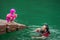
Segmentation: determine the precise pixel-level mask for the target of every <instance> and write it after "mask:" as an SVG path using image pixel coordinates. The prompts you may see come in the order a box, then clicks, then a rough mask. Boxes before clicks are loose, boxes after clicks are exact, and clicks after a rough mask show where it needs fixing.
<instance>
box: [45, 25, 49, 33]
mask: <svg viewBox="0 0 60 40" xmlns="http://www.w3.org/2000/svg"><path fill="white" fill-rule="evenodd" d="M44 25H45V26H46V32H48V33H49V34H50V31H49V26H48V24H44Z"/></svg>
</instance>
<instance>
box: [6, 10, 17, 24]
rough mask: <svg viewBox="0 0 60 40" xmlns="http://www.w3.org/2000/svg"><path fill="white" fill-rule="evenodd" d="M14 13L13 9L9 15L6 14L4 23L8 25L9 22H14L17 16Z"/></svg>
mask: <svg viewBox="0 0 60 40" xmlns="http://www.w3.org/2000/svg"><path fill="white" fill-rule="evenodd" d="M15 12H16V10H15V9H11V10H10V13H9V14H7V16H6V21H7V22H8V23H10V22H12V21H14V20H15V19H16V17H17V14H15Z"/></svg>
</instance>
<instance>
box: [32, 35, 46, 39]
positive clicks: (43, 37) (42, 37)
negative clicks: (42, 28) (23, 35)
mask: <svg viewBox="0 0 60 40" xmlns="http://www.w3.org/2000/svg"><path fill="white" fill-rule="evenodd" d="M32 38H33V39H34V38H36V39H46V38H47V37H45V36H41V37H32Z"/></svg>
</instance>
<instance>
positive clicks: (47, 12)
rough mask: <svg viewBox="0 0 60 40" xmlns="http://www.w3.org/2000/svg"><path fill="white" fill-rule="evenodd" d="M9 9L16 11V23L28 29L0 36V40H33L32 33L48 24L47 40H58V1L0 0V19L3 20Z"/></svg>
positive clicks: (59, 21) (59, 9)
mask: <svg viewBox="0 0 60 40" xmlns="http://www.w3.org/2000/svg"><path fill="white" fill-rule="evenodd" d="M11 8H15V9H16V13H17V14H18V17H17V18H16V20H15V21H16V22H18V23H22V24H25V25H27V26H28V27H30V28H26V29H23V30H19V31H15V32H10V33H6V34H3V35H0V40H34V39H32V38H31V36H32V35H37V34H38V33H33V32H32V31H33V30H34V29H36V28H39V27H41V26H42V25H43V24H44V23H47V24H49V28H50V32H51V35H50V37H49V38H48V39H47V40H60V0H0V19H5V18H6V14H8V13H9V10H10V9H11Z"/></svg>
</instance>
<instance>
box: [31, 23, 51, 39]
mask: <svg viewBox="0 0 60 40" xmlns="http://www.w3.org/2000/svg"><path fill="white" fill-rule="evenodd" d="M34 31H35V32H38V33H39V34H40V35H39V36H33V37H32V38H33V39H46V38H48V37H49V35H50V31H49V27H48V25H47V24H44V25H43V26H42V28H37V29H36V30H34Z"/></svg>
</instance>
